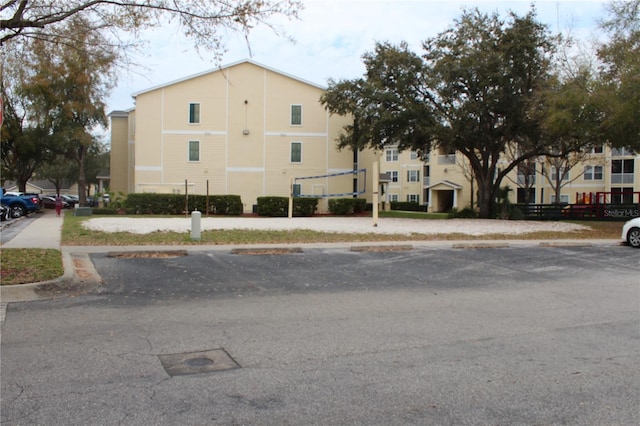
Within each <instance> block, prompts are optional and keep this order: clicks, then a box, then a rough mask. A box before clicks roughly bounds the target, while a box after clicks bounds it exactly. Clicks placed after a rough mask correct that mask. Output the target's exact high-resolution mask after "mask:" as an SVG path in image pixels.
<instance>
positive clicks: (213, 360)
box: [158, 349, 240, 377]
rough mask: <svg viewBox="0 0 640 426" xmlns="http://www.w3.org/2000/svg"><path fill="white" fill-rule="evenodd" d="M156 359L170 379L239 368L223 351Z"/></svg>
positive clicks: (175, 355)
mask: <svg viewBox="0 0 640 426" xmlns="http://www.w3.org/2000/svg"><path fill="white" fill-rule="evenodd" d="M158 358H160V362H161V363H162V366H163V367H164V369H165V371H166V372H167V374H169V375H170V376H172V377H173V376H184V375H187V374H200V373H211V372H214V371H223V370H231V369H234V368H240V366H239V365H238V363H237V362H235V361H234V360H233V358H231V356H230V355H229V354H228V353H227V351H225V350H224V349H212V350H208V351H200V352H184V353H179V354H167V355H158Z"/></svg>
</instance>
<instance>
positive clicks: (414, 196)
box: [407, 194, 420, 203]
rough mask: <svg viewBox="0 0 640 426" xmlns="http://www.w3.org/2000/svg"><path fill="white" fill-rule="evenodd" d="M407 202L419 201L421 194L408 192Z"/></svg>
mask: <svg viewBox="0 0 640 426" xmlns="http://www.w3.org/2000/svg"><path fill="white" fill-rule="evenodd" d="M407 202H409V203H419V202H420V196H419V195H418V194H407Z"/></svg>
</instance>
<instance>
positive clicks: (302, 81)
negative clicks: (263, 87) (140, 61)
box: [131, 59, 327, 99]
mask: <svg viewBox="0 0 640 426" xmlns="http://www.w3.org/2000/svg"><path fill="white" fill-rule="evenodd" d="M245 63H248V64H253V65H255V66H257V67H260V68H264V69H266V70H269V71H271V72H274V73H276V74H280V75H282V76H285V77H287V78H290V79H293V80H297V81H299V82H301V83H304V84H308V85H309V86H313V87H317V88H318V89H321V90H326V89H327V88H326V87H324V86H321V85H319V84H316V83H312V82H310V81H307V80H304V79H302V78H299V77H296V76H293V75H291V74H287V73H285V72H283V71H280V70H277V69H275V68H271V67H268V66H266V65H263V64H260V63H258V62H256V61H254V60H252V59H243V60H241V61H236V62H233V63H230V64H228V65H224V66H222V65H221V66H219V67H217V68H212V69H209V70H206V71H203V72H199V73H197V74H192V75H189V76H187V77H183V78H179V79H177V80H173V81H170V82H168V83H164V84H160V85H157V86H153V87H150V88H148V89H144V90H141V91H139V92H135V93H133V94H132V95H131V96H132V97H133V98H134V99H135V98H136V97H137V96H138V95H142V94H144V93H148V92H152V91H154V90H158V89H162V88H164V87H169V86H172V85H174V84H178V83H181V82H183V81H188V80H191V79H194V78H198V77H202V76H203V75H207V74H211V73H214V72H218V71H223V70H226V69H229V68H233V67H235V66H238V65H240V64H245Z"/></svg>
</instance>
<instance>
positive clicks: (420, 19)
mask: <svg viewBox="0 0 640 426" xmlns="http://www.w3.org/2000/svg"><path fill="white" fill-rule="evenodd" d="M532 3H533V4H534V5H535V7H536V10H537V15H538V19H539V21H541V22H543V23H545V24H547V25H548V26H549V29H550V30H552V31H553V32H557V31H558V30H559V31H560V32H562V33H565V34H566V33H571V34H572V35H573V36H574V37H576V38H578V39H580V40H582V42H584V43H585V44H589V42H590V41H591V40H592V38H593V37H594V36H595V35H596V34H597V22H596V21H597V19H599V18H602V17H603V16H604V5H605V3H606V2H605V1H604V0H559V1H555V0H554V1H547V0H544V1H541V0H537V1H536V0H511V1H483V0H475V1H461V0H440V1H437V0H404V1H393V0H304V4H305V9H304V10H303V11H302V13H301V14H300V19H299V20H295V21H287V20H284V19H280V20H278V21H273V20H272V22H274V23H276V24H278V25H280V26H281V27H282V29H283V30H284V31H285V32H286V33H287V34H288V35H289V36H290V37H292V38H294V39H295V43H293V42H291V41H289V40H287V39H286V38H283V37H279V36H278V35H276V34H274V33H273V32H272V31H271V30H270V29H267V28H257V29H255V30H254V31H253V32H252V33H251V35H250V39H249V44H250V48H249V47H248V46H247V43H246V42H245V41H244V40H243V39H242V38H240V37H238V36H230V37H229V39H228V52H227V53H225V54H224V55H223V57H222V60H221V63H220V65H223V66H224V65H226V64H231V63H234V62H237V61H240V60H243V59H247V58H251V59H253V60H254V61H257V62H259V63H261V64H263V65H267V66H269V67H271V68H275V69H277V70H279V71H282V72H285V73H287V74H291V75H294V76H296V77H299V78H301V79H304V80H307V81H310V82H313V83H316V84H320V85H323V86H326V84H327V80H328V79H329V78H333V79H336V80H339V79H352V78H357V77H360V76H362V74H363V72H364V67H363V65H362V60H361V57H362V54H363V53H365V52H368V51H371V50H372V49H373V47H374V44H375V42H376V41H389V42H391V43H394V44H395V43H399V42H401V41H406V42H408V43H409V45H410V46H411V47H412V49H413V50H414V51H415V52H416V53H420V52H421V48H420V46H421V42H422V41H423V40H425V39H426V38H428V37H432V36H436V35H437V34H438V33H440V32H442V31H444V30H445V29H447V28H448V27H450V26H451V25H452V24H453V22H454V20H455V19H456V18H457V17H459V16H460V14H461V11H462V9H463V8H475V7H477V8H479V9H480V10H481V11H484V12H496V11H497V12H498V13H499V14H500V15H501V16H503V17H504V16H506V15H507V12H508V11H509V10H513V11H515V12H517V13H518V14H519V15H524V14H526V13H527V12H528V10H529V8H530V5H531V4H532ZM144 38H145V39H147V40H148V41H149V45H148V48H147V49H145V52H146V53H145V54H144V55H142V56H137V57H136V62H138V63H140V64H144V67H145V69H143V70H142V69H138V70H137V72H135V71H123V72H121V73H120V77H119V82H118V86H117V87H116V88H115V90H114V91H113V92H112V96H111V97H110V98H109V99H108V102H107V112H110V111H113V110H126V109H129V108H132V107H133V106H134V104H133V100H132V98H131V94H133V93H136V92H139V91H142V90H145V89H148V88H150V87H154V86H157V85H161V84H164V83H168V82H171V81H173V80H177V79H181V78H184V77H187V76H190V75H193V74H197V73H200V72H203V71H207V70H210V69H213V68H215V67H216V66H217V64H216V63H215V62H214V61H213V60H212V58H211V56H209V57H200V56H199V55H198V53H196V52H195V49H194V48H193V45H192V44H190V42H189V41H186V40H185V39H184V37H183V36H182V35H181V34H180V32H179V31H178V30H176V29H173V28H171V27H167V28H162V29H158V30H154V31H148V32H147V33H146V34H145V35H144Z"/></svg>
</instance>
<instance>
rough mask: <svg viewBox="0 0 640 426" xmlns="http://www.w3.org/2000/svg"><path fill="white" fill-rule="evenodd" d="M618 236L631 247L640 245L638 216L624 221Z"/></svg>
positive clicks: (639, 219) (639, 218) (639, 221)
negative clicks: (620, 233)
mask: <svg viewBox="0 0 640 426" xmlns="http://www.w3.org/2000/svg"><path fill="white" fill-rule="evenodd" d="M620 238H622V241H623V242H625V243H627V244H629V245H630V246H632V247H636V248H639V247H640V217H636V218H633V219H631V220H629V221H627V222H625V224H624V226H623V227H622V235H621V236H620Z"/></svg>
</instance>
